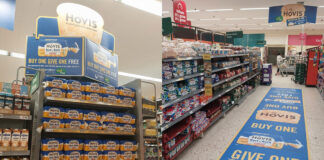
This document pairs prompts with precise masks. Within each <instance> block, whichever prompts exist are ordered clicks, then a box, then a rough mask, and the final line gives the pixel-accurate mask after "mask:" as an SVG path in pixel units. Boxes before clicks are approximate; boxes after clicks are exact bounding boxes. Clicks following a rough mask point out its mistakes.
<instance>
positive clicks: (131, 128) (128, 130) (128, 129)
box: [119, 123, 136, 134]
mask: <svg viewBox="0 0 324 160" xmlns="http://www.w3.org/2000/svg"><path fill="white" fill-rule="evenodd" d="M119 128H120V129H119V130H120V132H121V133H125V134H134V133H135V131H136V127H135V125H132V124H123V123H120V124H119Z"/></svg>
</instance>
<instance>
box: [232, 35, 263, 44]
mask: <svg viewBox="0 0 324 160" xmlns="http://www.w3.org/2000/svg"><path fill="white" fill-rule="evenodd" d="M264 39H265V35H264V34H243V38H234V45H239V46H248V47H263V46H264V45H265V43H260V42H261V41H262V42H264V41H265V40H264Z"/></svg>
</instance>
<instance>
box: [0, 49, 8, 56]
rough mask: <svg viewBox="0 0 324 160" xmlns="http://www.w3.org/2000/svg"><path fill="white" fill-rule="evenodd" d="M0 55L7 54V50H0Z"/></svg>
mask: <svg viewBox="0 0 324 160" xmlns="http://www.w3.org/2000/svg"><path fill="white" fill-rule="evenodd" d="M0 55H3V56H8V55H9V52H8V51H6V50H0Z"/></svg>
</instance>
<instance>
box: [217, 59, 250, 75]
mask: <svg viewBox="0 0 324 160" xmlns="http://www.w3.org/2000/svg"><path fill="white" fill-rule="evenodd" d="M247 64H249V62H244V63H240V64H236V65H232V66H228V67H224V68H219V69H214V70H212V72H213V73H215V72H219V71H223V70H226V69H231V68H235V67H239V66H244V65H247Z"/></svg>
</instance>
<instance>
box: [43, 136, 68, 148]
mask: <svg viewBox="0 0 324 160" xmlns="http://www.w3.org/2000/svg"><path fill="white" fill-rule="evenodd" d="M63 146H64V141H63V139H60V138H47V139H42V143H41V150H42V151H62V150H63Z"/></svg>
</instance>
